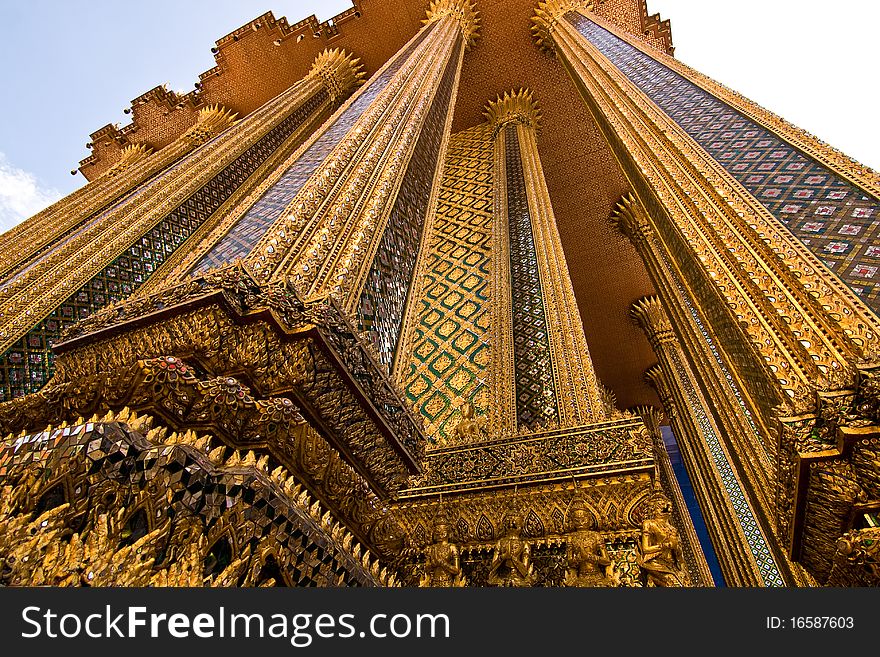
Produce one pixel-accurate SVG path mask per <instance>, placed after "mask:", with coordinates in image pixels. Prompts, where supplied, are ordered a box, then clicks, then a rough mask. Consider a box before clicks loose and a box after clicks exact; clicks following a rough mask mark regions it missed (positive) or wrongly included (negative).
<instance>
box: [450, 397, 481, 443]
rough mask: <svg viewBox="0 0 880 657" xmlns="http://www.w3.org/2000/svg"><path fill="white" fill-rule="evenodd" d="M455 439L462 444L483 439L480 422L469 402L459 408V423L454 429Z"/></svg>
mask: <svg viewBox="0 0 880 657" xmlns="http://www.w3.org/2000/svg"><path fill="white" fill-rule="evenodd" d="M455 437H456V438H457V439H458V440H460V441H462V442H473V441H476V440H480V439H481V438H482V437H483V430H482V427H481V426H480V421H479V420H478V419H477V418H476V416H475V412H474V405H473V404H472V403H471V402H466V403H465V404H464V406H462V407H461V421H460V422H459V423H458V424H457V425H456V427H455Z"/></svg>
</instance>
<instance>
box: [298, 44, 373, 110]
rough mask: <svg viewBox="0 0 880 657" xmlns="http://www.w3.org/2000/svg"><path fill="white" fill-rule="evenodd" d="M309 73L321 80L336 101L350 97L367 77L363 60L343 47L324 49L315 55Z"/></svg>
mask: <svg viewBox="0 0 880 657" xmlns="http://www.w3.org/2000/svg"><path fill="white" fill-rule="evenodd" d="M309 75H310V76H312V77H316V78H318V79H319V80H321V82H322V83H323V84H324V86H325V87H326V88H327V92H328V93H329V94H330V98H331V99H332V100H333V101H334V102H335V101H338V100H340V99H342V98H346V97H348V95H349V94H350V93H351V92H352V91H354V90H355V89H357V88H358V87H359V86H361V85H362V84H363V83H364V79H365V78H366V73H365V72H364V67H363V64H361V60H360V59H358V58H357V57H355V56H354V55H351V54H349V53H347V52H345V51H344V50H342V49H341V48H333V49H327V50H324V51H323V52H321V53H320V54H319V55H318V56H317V57H315V61H314V62H313V63H312V68H311V69H310V70H309Z"/></svg>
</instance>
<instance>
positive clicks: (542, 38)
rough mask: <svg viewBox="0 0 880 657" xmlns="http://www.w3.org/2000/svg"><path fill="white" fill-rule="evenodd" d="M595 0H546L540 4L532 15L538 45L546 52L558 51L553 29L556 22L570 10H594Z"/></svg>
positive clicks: (533, 31)
mask: <svg viewBox="0 0 880 657" xmlns="http://www.w3.org/2000/svg"><path fill="white" fill-rule="evenodd" d="M593 6H594V3H593V0H546V2H541V3H539V4H538V8H537V9H535V15H534V16H533V17H532V34H533V35H534V37H535V41H536V43H537V45H538V47H539V48H540V49H541V50H544V51H545V52H549V53H551V54H552V53H554V52H556V44H555V43H554V42H553V31H554V30H555V29H556V24H557V23H558V22H559V21H560V20H561V19H562V17H563V16H565V14H567V13H568V12H570V11H582V12H588V11H592V10H593Z"/></svg>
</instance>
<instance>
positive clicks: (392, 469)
mask: <svg viewBox="0 0 880 657" xmlns="http://www.w3.org/2000/svg"><path fill="white" fill-rule="evenodd" d="M218 341H219V342H218ZM54 351H55V353H56V354H57V357H58V360H57V362H56V376H55V378H54V379H53V384H52V385H54V386H58V385H62V384H67V383H70V382H75V381H79V380H82V379H83V377H86V378H89V377H91V379H97V378H100V377H102V376H105V375H106V373H107V372H110V371H124V370H125V369H127V368H129V367H131V365H132V363H133V361H138V360H144V359H149V358H159V357H167V356H173V357H178V358H181V359H183V360H184V361H185V362H188V363H190V364H194V365H197V366H198V367H199V368H201V369H202V370H204V371H206V372H207V373H208V374H210V375H211V376H213V377H222V376H229V377H237V379H239V380H241V381H242V382H243V383H245V382H246V384H247V386H248V389H249V391H248V394H251V393H250V390H253V396H254V397H255V398H257V399H265V400H268V399H270V398H275V397H279V396H282V397H285V398H289V399H290V400H291V401H292V402H293V403H294V404H295V405H296V407H298V408H299V409H300V410H301V411H302V415H303V416H304V417H305V418H306V420H307V421H308V424H309V425H310V426H311V427H313V428H315V429H316V430H317V431H318V432H319V433H320V434H321V435H322V436H324V438H325V439H326V440H327V441H328V443H330V445H331V446H332V447H333V448H334V449H336V450H338V451H339V452H340V453H341V454H342V455H343V457H344V458H345V460H346V461H348V462H349V463H350V464H351V465H352V467H354V468H355V470H356V471H357V472H358V473H359V474H360V475H361V476H363V477H364V478H365V479H366V480H367V481H368V482H370V484H371V486H373V487H374V489H375V490H376V491H377V494H379V495H380V496H382V497H390V496H393V495H394V494H395V493H396V491H397V490H399V489H400V488H401V487H402V486H403V485H404V484H405V482H406V480H407V478H408V477H409V476H410V475H411V474H417V473H419V472H420V466H419V463H420V461H421V458H422V455H423V453H424V450H425V446H426V444H427V439H426V438H425V436H424V435H423V432H422V421H421V418H419V417H417V416H415V415H414V414H413V413H412V411H411V410H410V409H409V407H408V406H407V404H406V402H405V401H404V397H403V395H402V393H401V392H399V391H398V390H397V389H396V388H395V387H394V384H393V383H392V381H391V379H390V378H389V376H388V374H387V373H386V372H385V370H384V368H383V367H382V366H381V365H380V364H379V361H378V357H377V356H376V355H375V354H374V353H373V351H372V349H371V347H370V346H369V343H368V342H367V341H366V340H365V339H364V338H363V337H361V336H360V334H359V333H358V331H357V330H356V329H355V328H354V325H353V324H352V322H351V320H350V319H349V318H348V317H347V316H345V314H344V313H343V312H342V311H341V310H340V309H339V307H338V306H337V305H336V303H335V302H333V301H332V300H331V299H329V298H326V297H325V298H319V299H315V300H310V301H309V302H303V301H301V300H300V299H299V297H298V296H297V294H296V293H295V291H294V289H293V288H292V286H290V285H289V284H287V283H278V284H273V285H268V286H262V287H261V286H259V285H257V284H256V282H255V281H254V278H253V277H252V276H251V275H250V273H249V272H247V271H246V270H245V269H244V267H243V266H241V265H233V266H231V267H227V268H225V269H219V270H211V271H208V272H206V273H205V274H204V275H202V276H199V277H197V278H194V279H190V280H188V281H186V282H184V283H182V284H180V285H177V286H175V287H170V288H165V289H163V290H160V291H158V292H156V293H155V294H153V295H151V296H148V297H135V298H133V299H131V300H130V301H127V302H124V303H121V304H118V305H115V306H110V307H108V308H106V309H104V310H103V311H101V312H99V313H96V314H95V315H93V316H92V317H90V318H88V319H86V320H84V321H83V322H81V323H79V324H76V325H74V326H73V327H72V328H71V329H70V331H69V332H68V333H66V334H65V335H64V336H63V338H62V342H61V344H58V345H55V347H54ZM41 394H42V393H41ZM23 399H27V398H23ZM0 420H2V418H0ZM12 429H14V427H11V428H10V430H12Z"/></svg>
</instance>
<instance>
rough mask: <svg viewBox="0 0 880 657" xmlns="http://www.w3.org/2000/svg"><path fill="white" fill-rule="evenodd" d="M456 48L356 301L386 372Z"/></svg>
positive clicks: (446, 106) (364, 328)
mask: <svg viewBox="0 0 880 657" xmlns="http://www.w3.org/2000/svg"><path fill="white" fill-rule="evenodd" d="M461 48H462V43H461V40H460V39H459V40H457V42H456V44H455V47H454V48H453V51H452V55H451V57H450V59H449V62H448V63H447V64H446V71H445V72H444V74H443V78H442V79H441V81H440V86H439V88H438V89H437V95H436V96H435V98H434V102H433V104H432V105H431V108H430V110H428V115H427V117H425V123H424V125H423V126H422V132H421V134H420V135H419V139H418V141H417V142H416V146H415V149H414V150H413V154H412V156H411V157H410V161H409V163H408V164H407V169H406V173H405V174H404V176H403V182H402V183H401V185H400V189H399V191H398V193H397V199H396V200H395V202H394V207H393V209H392V210H391V214H390V216H389V217H388V225H387V226H386V228H385V232H384V233H383V235H382V240H381V242H380V243H379V248H378V250H377V251H376V256H375V258H374V259H373V264H372V267H371V268H370V272H369V274H368V275H367V280H366V282H365V283H364V289H363V291H362V292H361V297H360V300H359V302H358V308H357V319H358V323H359V327H360V330H361V331H363V332H364V333H366V334H367V336H368V337H369V338H370V340H372V342H373V345H374V346H375V347H376V351H377V352H378V353H379V357H380V358H381V361H382V363H383V364H385V366H386V367H388V368H389V370H390V368H391V365H392V363H393V361H394V354H395V352H396V351H397V343H398V341H399V338H400V328H401V324H402V323H403V313H404V308H405V307H406V299H407V296H408V294H409V289H410V287H411V284H412V278H413V269H414V268H415V265H416V258H417V257H418V253H419V245H420V244H421V241H422V233H423V231H424V228H425V220H426V219H427V215H428V210H429V208H428V201H429V200H430V195H431V186H432V184H433V181H434V176H435V175H436V174H437V170H438V164H439V162H438V160H439V157H440V145H441V143H442V142H443V131H444V130H445V128H446V117H447V115H448V113H449V105H450V103H451V102H452V89H453V87H454V86H455V75H456V72H457V71H458V62H459V56H460V54H461Z"/></svg>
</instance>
